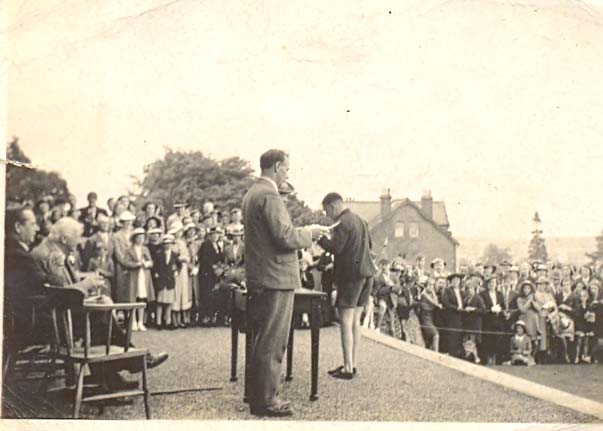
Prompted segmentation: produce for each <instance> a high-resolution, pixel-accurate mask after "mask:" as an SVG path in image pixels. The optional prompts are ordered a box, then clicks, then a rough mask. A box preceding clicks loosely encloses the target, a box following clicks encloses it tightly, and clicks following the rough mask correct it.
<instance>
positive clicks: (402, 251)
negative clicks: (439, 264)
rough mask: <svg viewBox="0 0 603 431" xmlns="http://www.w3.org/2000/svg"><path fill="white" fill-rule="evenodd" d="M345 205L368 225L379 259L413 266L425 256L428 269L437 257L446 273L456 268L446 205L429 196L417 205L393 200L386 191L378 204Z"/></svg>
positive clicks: (456, 242)
mask: <svg viewBox="0 0 603 431" xmlns="http://www.w3.org/2000/svg"><path fill="white" fill-rule="evenodd" d="M346 205H347V207H348V208H350V209H351V210H352V211H353V212H355V213H356V214H358V215H359V216H360V217H362V218H363V219H365V220H366V221H367V222H368V224H369V229H370V232H371V237H372V239H373V251H374V252H375V253H376V254H377V256H378V258H388V259H393V258H394V257H396V256H405V257H406V260H407V262H409V263H414V259H415V258H416V257H417V256H418V255H419V254H421V255H423V256H425V261H426V266H427V268H428V265H429V263H430V262H431V261H432V260H433V259H435V258H436V257H441V258H442V259H444V261H445V262H446V265H447V269H449V270H454V269H455V268H456V263H457V262H456V248H457V246H458V245H459V243H458V241H456V240H455V239H454V238H453V237H452V234H451V233H450V223H449V222H448V214H447V213H446V205H445V204H444V202H443V201H434V200H433V199H432V197H431V193H430V192H427V193H425V194H424V196H423V197H422V198H421V200H420V201H418V202H416V201H411V200H410V199H396V200H392V197H391V195H390V191H389V189H388V190H385V191H384V192H383V194H382V195H381V197H380V200H379V201H371V202H367V201H355V200H351V199H348V200H347V201H346ZM386 239H387V242H386ZM384 245H385V246H384Z"/></svg>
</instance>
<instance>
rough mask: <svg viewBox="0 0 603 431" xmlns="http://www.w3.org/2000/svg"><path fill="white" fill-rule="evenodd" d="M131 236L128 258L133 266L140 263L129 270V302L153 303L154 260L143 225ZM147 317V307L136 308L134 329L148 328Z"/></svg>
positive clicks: (142, 329) (144, 329) (143, 329)
mask: <svg viewBox="0 0 603 431" xmlns="http://www.w3.org/2000/svg"><path fill="white" fill-rule="evenodd" d="M130 238H131V241H132V246H131V247H130V248H129V249H128V252H127V253H126V259H127V260H128V262H129V263H130V264H131V265H132V266H136V265H138V269H132V270H130V272H129V281H130V283H129V284H130V289H129V293H130V301H129V302H147V303H152V302H154V301H155V292H154V290H153V281H152V279H151V268H152V267H153V260H152V259H151V254H150V252H149V249H148V248H147V247H146V246H145V245H144V240H145V230H144V229H143V228H141V227H139V228H136V229H134V230H133V231H132V235H131V236H130ZM145 317H146V316H145V309H138V310H136V320H135V321H134V325H133V330H134V331H146V330H147V328H146V326H145V324H144V323H145V320H146V318H145Z"/></svg>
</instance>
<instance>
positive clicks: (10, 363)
mask: <svg viewBox="0 0 603 431" xmlns="http://www.w3.org/2000/svg"><path fill="white" fill-rule="evenodd" d="M16 362H17V355H15V353H13V352H7V354H6V357H5V359H4V368H2V381H3V382H6V377H7V376H8V374H9V372H10V371H11V370H12V369H14V368H15V363H16Z"/></svg>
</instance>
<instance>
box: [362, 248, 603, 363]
mask: <svg viewBox="0 0 603 431" xmlns="http://www.w3.org/2000/svg"><path fill="white" fill-rule="evenodd" d="M602 278H603V266H596V267H593V266H589V265H584V266H581V267H576V266H573V265H569V264H561V263H555V262H546V263H545V262H541V261H538V260H536V261H533V262H522V263H521V264H519V265H517V266H516V265H513V264H512V263H511V262H509V261H502V262H497V263H496V264H486V265H482V264H481V263H476V264H475V265H472V266H471V267H467V266H462V267H461V268H460V269H459V271H456V272H455V271H451V272H449V271H447V270H446V266H445V262H444V261H443V260H442V259H439V258H438V259H435V260H434V261H433V262H431V263H430V267H429V268H426V265H425V259H424V258H423V257H422V256H419V257H418V258H417V260H416V262H412V263H408V262H405V261H404V259H402V258H397V259H394V260H393V261H389V260H387V259H382V260H381V261H380V262H379V272H378V274H377V276H376V277H375V279H374V286H373V291H372V297H373V301H372V302H371V303H370V306H369V307H368V308H367V310H366V311H367V313H366V317H365V319H364V322H363V324H364V325H365V326H366V327H370V328H374V329H375V330H377V331H381V330H382V329H383V328H384V323H383V318H384V316H385V313H386V311H387V310H388V309H390V310H391V309H393V310H395V315H396V316H397V318H398V319H400V323H401V326H402V330H403V331H402V333H403V335H402V338H404V339H405V340H407V341H408V342H411V343H413V344H418V345H421V346H424V347H425V346H426V347H429V348H431V349H433V350H436V351H439V352H442V353H446V354H449V355H453V356H456V357H460V358H465V359H468V360H471V361H475V362H476V363H484V364H488V365H494V364H513V365H534V364H544V363H551V362H558V363H574V364H579V363H590V362H595V361H600V352H601V339H602V337H603V305H602V304H601V299H602V293H603V292H602V289H601V287H602ZM373 309H374V310H375V311H374V312H373ZM373 316H375V317H373ZM386 329H387V328H386Z"/></svg>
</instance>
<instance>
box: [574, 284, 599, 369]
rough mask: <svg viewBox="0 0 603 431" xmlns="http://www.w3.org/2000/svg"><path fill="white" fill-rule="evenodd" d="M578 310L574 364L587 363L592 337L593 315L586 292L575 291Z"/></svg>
mask: <svg viewBox="0 0 603 431" xmlns="http://www.w3.org/2000/svg"><path fill="white" fill-rule="evenodd" d="M576 294H577V296H578V309H577V310H576V319H575V325H576V358H575V360H574V363H576V364H578V363H588V362H590V358H589V347H590V344H591V343H590V339H591V338H592V337H593V335H594V323H595V315H594V313H593V309H592V305H591V304H590V301H589V299H590V295H589V292H588V290H578V291H576Z"/></svg>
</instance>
